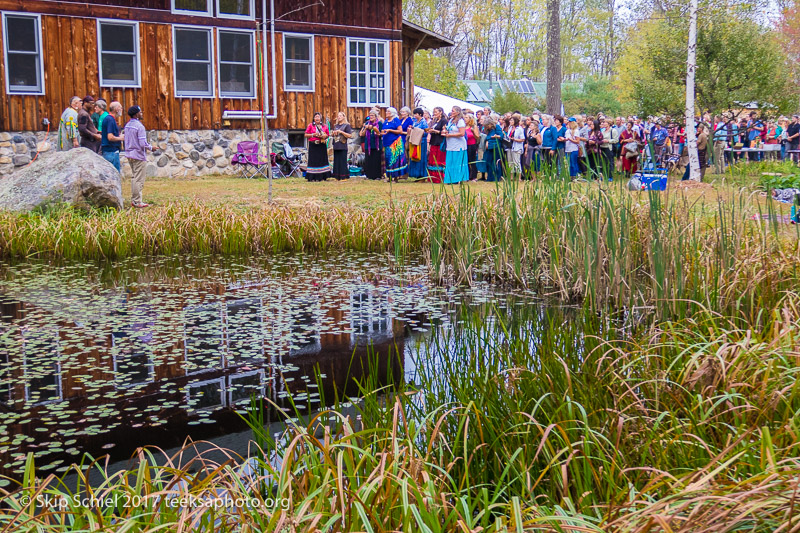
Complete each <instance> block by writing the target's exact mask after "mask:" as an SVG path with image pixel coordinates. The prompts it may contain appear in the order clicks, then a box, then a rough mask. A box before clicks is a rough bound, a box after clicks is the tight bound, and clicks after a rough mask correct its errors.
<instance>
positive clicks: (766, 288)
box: [0, 180, 800, 321]
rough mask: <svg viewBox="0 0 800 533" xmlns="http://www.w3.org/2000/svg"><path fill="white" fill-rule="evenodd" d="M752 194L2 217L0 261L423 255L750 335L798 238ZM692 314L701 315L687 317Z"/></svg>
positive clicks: (489, 197) (183, 207) (470, 273)
mask: <svg viewBox="0 0 800 533" xmlns="http://www.w3.org/2000/svg"><path fill="white" fill-rule="evenodd" d="M762 211H763V212H765V213H767V214H768V215H770V216H771V215H774V212H773V211H772V206H771V204H770V203H766V204H764V205H763V206H762V205H760V203H759V197H758V196H756V195H755V194H753V193H749V192H748V191H747V190H744V189H743V190H742V191H740V192H738V193H737V194H736V195H734V197H733V198H732V199H729V200H722V199H719V200H717V201H716V202H709V203H705V200H699V201H694V202H693V203H690V202H689V200H688V199H687V197H686V196H685V195H681V194H664V193H658V192H652V193H649V194H648V193H633V194H631V193H629V192H628V191H625V190H623V189H622V187H621V184H614V185H613V186H611V187H609V188H602V187H598V186H594V185H591V186H585V187H577V186H574V185H571V184H569V183H565V182H563V181H560V180H540V181H536V182H514V181H507V182H503V183H502V184H498V185H497V187H496V190H495V191H494V193H493V194H483V195H478V194H475V193H474V192H471V191H470V189H469V188H468V187H461V188H451V189H446V190H443V192H442V193H440V194H431V195H430V196H429V197H428V198H427V199H426V200H425V201H421V202H414V203H396V204H394V205H392V206H391V207H385V208H383V207H381V208H374V209H364V208H356V207H325V208H322V207H301V208H289V207H282V206H267V207H261V208H256V209H250V210H246V209H240V208H236V207H226V206H219V205H215V206H210V207H203V206H197V205H193V204H174V205H169V206H166V207H164V208H159V209H153V210H151V211H148V212H140V211H133V210H129V211H122V212H107V213H91V214H85V213H81V212H77V211H71V210H67V211H60V212H56V213H48V214H29V215H21V216H20V215H12V214H9V213H2V214H0V257H6V258H30V257H53V258H64V259H104V258H105V259H118V258H121V257H128V256H138V255H173V254H189V253H202V254H246V255H254V254H269V253H277V252H300V251H304V252H309V251H312V252H313V251H319V252H325V251H330V250H353V251H367V252H385V253H391V254H394V255H395V257H396V258H397V259H398V261H399V262H400V263H402V261H403V260H404V258H407V257H409V256H412V255H422V256H423V257H424V258H425V259H426V260H427V262H428V263H429V266H430V270H431V274H432V276H433V277H434V278H435V279H436V280H437V281H442V282H447V283H453V282H455V283H471V282H472V281H473V280H475V279H478V278H482V279H491V280H493V281H496V282H500V283H509V284H515V285H522V286H527V287H531V288H534V289H536V290H538V291H540V292H541V293H542V294H543V295H548V296H553V297H556V298H558V299H560V300H562V301H567V302H580V301H587V302H588V304H589V305H591V306H596V307H598V308H600V307H604V306H607V305H612V306H614V307H616V308H620V309H621V308H625V309H633V308H636V307H642V306H653V307H655V308H656V310H657V312H658V314H659V316H662V317H667V316H671V317H683V316H688V315H689V314H690V313H691V312H694V311H696V310H697V308H698V305H701V306H704V307H705V308H707V309H712V310H718V311H724V312H725V313H728V314H732V313H736V314H739V315H741V316H744V317H746V319H747V320H748V321H752V320H753V319H755V317H756V315H758V313H760V312H761V310H762V309H770V308H772V307H773V306H774V304H775V302H776V301H777V299H779V298H780V297H781V295H782V294H783V293H784V292H785V291H786V290H790V289H791V288H793V287H795V286H796V284H797V281H798V272H797V267H796V265H797V264H798V259H800V248H798V239H797V229H796V228H792V229H787V228H786V227H781V226H780V225H779V224H778V223H777V222H776V221H775V220H774V219H773V221H772V222H769V221H766V222H764V223H762V222H754V221H752V220H750V216H751V215H752V214H753V213H754V212H755V213H758V212H762ZM689 302H694V303H689Z"/></svg>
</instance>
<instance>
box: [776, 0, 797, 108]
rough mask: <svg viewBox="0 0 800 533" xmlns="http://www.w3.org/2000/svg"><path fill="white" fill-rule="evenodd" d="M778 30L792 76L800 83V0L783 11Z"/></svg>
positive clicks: (795, 0)
mask: <svg viewBox="0 0 800 533" xmlns="http://www.w3.org/2000/svg"><path fill="white" fill-rule="evenodd" d="M778 31H779V32H780V38H779V42H780V43H781V47H782V48H783V51H784V53H785V54H786V57H787V60H788V66H789V69H790V70H791V72H792V78H793V80H794V82H795V84H800V0H794V1H793V2H791V3H790V4H789V5H787V6H786V7H785V8H784V9H783V10H782V11H781V18H780V20H779V21H778ZM796 109H800V108H796Z"/></svg>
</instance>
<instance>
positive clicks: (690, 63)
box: [685, 0, 700, 181]
mask: <svg viewBox="0 0 800 533" xmlns="http://www.w3.org/2000/svg"><path fill="white" fill-rule="evenodd" d="M696 68H697V0H691V5H690V6H689V44H688V47H687V53H686V118H685V120H686V142H687V144H688V148H689V169H690V171H691V173H690V174H689V177H690V178H691V179H693V180H694V181H700V158H699V156H698V154H697V132H696V131H695V129H694V90H695V86H694V79H695V78H694V77H695V69H696Z"/></svg>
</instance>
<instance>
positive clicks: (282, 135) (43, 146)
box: [0, 130, 287, 178]
mask: <svg viewBox="0 0 800 533" xmlns="http://www.w3.org/2000/svg"><path fill="white" fill-rule="evenodd" d="M269 134H270V139H269V144H268V146H271V143H272V142H273V141H284V140H286V139H287V132H286V131H284V130H270V132H269ZM260 135H261V130H169V131H167V130H156V131H149V132H147V138H148V140H149V141H150V144H152V145H153V148H154V150H153V151H152V152H149V153H148V154H147V162H148V163H147V166H146V173H147V177H148V178H152V177H163V178H169V177H184V176H207V175H210V174H233V173H235V172H236V169H235V168H233V166H232V165H231V164H230V161H231V157H232V156H233V154H235V153H236V146H237V145H238V143H239V142H240V141H256V140H258V139H259V137H260ZM57 138H58V133H55V134H54V133H53V132H51V133H50V135H49V137H46V133H45V132H43V131H36V132H31V131H28V132H0V176H3V175H6V174H9V173H11V172H13V171H14V169H15V168H19V167H24V166H26V165H28V164H29V163H30V162H31V160H33V159H34V158H35V157H38V158H39V159H43V158H46V157H48V155H50V154H52V153H53V152H54V150H55V143H56V139H57ZM120 161H121V163H122V175H123V177H130V174H131V167H130V165H128V164H127V160H126V158H125V156H124V153H121V154H120Z"/></svg>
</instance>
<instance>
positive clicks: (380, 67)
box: [376, 59, 383, 72]
mask: <svg viewBox="0 0 800 533" xmlns="http://www.w3.org/2000/svg"><path fill="white" fill-rule="evenodd" d="M376 70H377V71H378V72H383V59H379V60H378V68H377V69H376Z"/></svg>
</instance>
